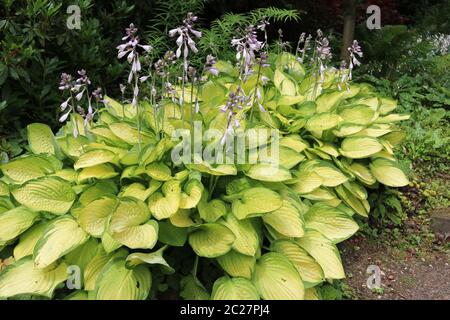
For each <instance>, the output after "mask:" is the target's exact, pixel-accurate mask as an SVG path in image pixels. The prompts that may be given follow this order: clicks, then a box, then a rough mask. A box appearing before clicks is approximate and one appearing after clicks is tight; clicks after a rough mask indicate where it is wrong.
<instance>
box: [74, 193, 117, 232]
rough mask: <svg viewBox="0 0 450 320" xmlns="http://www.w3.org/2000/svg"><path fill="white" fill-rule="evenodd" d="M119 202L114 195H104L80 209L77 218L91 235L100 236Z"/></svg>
mask: <svg viewBox="0 0 450 320" xmlns="http://www.w3.org/2000/svg"><path fill="white" fill-rule="evenodd" d="M117 204H118V200H117V199H115V198H113V197H103V198H100V199H97V200H94V201H92V202H90V203H89V204H88V205H87V206H85V207H83V208H80V209H79V210H78V218H77V219H78V222H79V224H80V226H81V227H82V228H83V229H84V231H86V232H87V233H89V234H90V235H91V236H93V237H97V238H100V237H101V236H102V235H103V232H104V231H105V229H106V226H107V222H108V219H109V217H110V216H111V214H112V213H113V212H114V211H115V209H116V207H117Z"/></svg>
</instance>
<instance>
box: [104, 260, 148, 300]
mask: <svg viewBox="0 0 450 320" xmlns="http://www.w3.org/2000/svg"><path fill="white" fill-rule="evenodd" d="M151 285H152V275H151V273H150V270H148V268H147V266H145V265H139V266H137V267H135V268H133V269H127V268H126V266H125V260H124V259H123V258H116V259H113V260H112V261H110V262H108V263H107V264H106V265H105V267H103V269H102V271H101V273H100V276H99V277H98V279H97V281H96V286H95V299H97V300H145V299H146V298H147V296H148V294H149V292H150V287H151Z"/></svg>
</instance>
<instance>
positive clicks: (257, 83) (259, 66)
mask: <svg viewBox="0 0 450 320" xmlns="http://www.w3.org/2000/svg"><path fill="white" fill-rule="evenodd" d="M260 77H261V63H260V64H258V75H257V77H256V86H255V93H254V94H255V95H254V96H253V103H252V108H251V110H250V123H251V122H252V120H253V109H254V108H255V102H256V90H258V85H259V78H260Z"/></svg>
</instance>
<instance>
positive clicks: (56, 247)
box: [33, 216, 89, 268]
mask: <svg viewBox="0 0 450 320" xmlns="http://www.w3.org/2000/svg"><path fill="white" fill-rule="evenodd" d="M88 239H89V235H88V234H87V233H86V232H84V231H83V229H81V227H80V226H79V224H78V223H77V221H76V220H75V219H73V218H72V217H71V216H62V217H59V218H57V219H55V220H53V221H51V222H50V223H49V224H48V226H47V227H46V228H45V230H44V232H43V233H42V235H41V237H40V238H39V240H38V241H37V243H36V245H35V247H34V251H33V258H34V263H35V264H36V266H37V267H38V268H45V267H47V266H49V265H51V264H52V263H53V262H55V261H56V260H58V259H59V258H60V257H62V256H64V255H65V254H67V253H68V252H70V251H72V250H74V249H75V248H77V247H78V246H80V245H82V244H83V243H84V242H86V241H87V240H88Z"/></svg>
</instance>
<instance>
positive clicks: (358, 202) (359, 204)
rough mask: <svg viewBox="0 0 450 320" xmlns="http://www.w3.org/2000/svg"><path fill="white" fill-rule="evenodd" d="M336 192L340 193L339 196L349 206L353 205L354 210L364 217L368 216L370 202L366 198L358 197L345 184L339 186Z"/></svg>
mask: <svg viewBox="0 0 450 320" xmlns="http://www.w3.org/2000/svg"><path fill="white" fill-rule="evenodd" d="M336 192H337V193H338V195H339V197H340V198H341V199H342V200H343V201H344V203H345V204H347V205H348V206H349V207H351V208H352V209H353V210H355V212H356V213H358V214H359V215H360V216H363V217H367V216H368V214H369V212H370V206H369V202H368V201H367V200H366V199H358V198H357V197H355V196H354V195H353V194H352V193H351V192H350V191H348V190H347V189H346V188H344V187H343V186H337V187H336Z"/></svg>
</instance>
